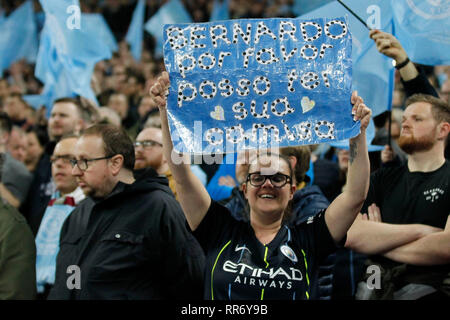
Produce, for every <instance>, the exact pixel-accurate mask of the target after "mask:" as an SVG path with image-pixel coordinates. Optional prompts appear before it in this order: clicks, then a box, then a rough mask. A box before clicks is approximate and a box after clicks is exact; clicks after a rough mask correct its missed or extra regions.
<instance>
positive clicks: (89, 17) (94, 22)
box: [81, 13, 119, 52]
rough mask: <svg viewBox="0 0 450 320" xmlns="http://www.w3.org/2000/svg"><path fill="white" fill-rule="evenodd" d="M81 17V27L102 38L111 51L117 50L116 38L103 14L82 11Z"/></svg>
mask: <svg viewBox="0 0 450 320" xmlns="http://www.w3.org/2000/svg"><path fill="white" fill-rule="evenodd" d="M81 17H82V18H81V20H82V23H83V25H82V27H83V29H86V30H88V32H89V33H95V34H97V37H98V38H100V39H102V40H103V41H104V42H105V43H106V45H107V46H108V48H109V49H110V50H111V51H112V52H116V51H118V50H119V46H118V45H117V40H116V38H115V37H114V34H113V33H112V31H111V28H110V27H109V25H108V23H107V22H106V20H105V18H104V17H103V15H101V14H100V13H83V14H82V15H81Z"/></svg>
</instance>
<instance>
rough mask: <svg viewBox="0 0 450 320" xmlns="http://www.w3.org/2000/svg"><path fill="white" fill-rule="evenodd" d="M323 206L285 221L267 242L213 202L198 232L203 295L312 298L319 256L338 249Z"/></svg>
mask: <svg viewBox="0 0 450 320" xmlns="http://www.w3.org/2000/svg"><path fill="white" fill-rule="evenodd" d="M324 212H325V211H322V212H321V213H319V214H317V215H316V216H315V217H314V218H313V217H311V218H310V219H308V220H307V221H305V222H304V223H302V224H300V225H298V226H290V227H287V226H286V225H283V226H282V227H281V228H280V230H279V231H278V233H277V235H276V236H275V238H274V239H273V240H272V241H271V242H270V243H269V244H267V245H263V244H262V243H261V242H259V240H258V239H257V238H256V236H255V233H254V231H253V229H252V227H251V226H250V224H249V223H248V222H243V221H237V220H235V219H234V218H233V217H232V216H231V214H230V213H229V211H228V209H226V208H225V207H223V206H221V205H219V204H217V203H216V202H212V203H211V206H210V208H209V210H208V212H207V214H206V216H205V218H204V219H203V221H202V222H201V224H200V225H199V226H198V228H197V229H196V230H195V232H194V235H195V236H196V238H197V240H198V241H199V242H200V244H201V246H202V247H203V249H204V250H205V253H206V275H205V299H211V300H239V299H247V300H266V299H282V300H302V299H311V298H313V297H314V295H315V290H316V289H317V285H316V284H315V282H316V281H317V268H318V265H319V262H321V261H322V260H323V259H325V258H326V257H327V256H328V255H329V254H330V253H332V252H333V251H334V250H336V244H335V243H334V241H333V239H332V237H331V235H330V232H329V231H328V228H327V226H326V224H325V219H324V217H325V213H324ZM344 241H345V239H344Z"/></svg>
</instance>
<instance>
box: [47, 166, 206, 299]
mask: <svg viewBox="0 0 450 320" xmlns="http://www.w3.org/2000/svg"><path fill="white" fill-rule="evenodd" d="M167 184H168V183H167V179H166V178H162V177H158V176H157V175H156V173H155V171H154V170H148V172H147V174H144V175H141V176H140V177H139V178H138V179H137V180H136V181H135V182H134V183H133V184H131V185H127V184H123V183H121V182H119V183H118V184H117V186H116V187H115V188H114V190H113V191H112V192H111V194H109V195H108V196H107V197H106V198H104V199H101V200H98V199H92V198H87V199H85V200H84V201H83V202H81V203H80V204H79V206H78V207H77V208H76V209H75V210H74V211H73V212H72V213H71V215H70V216H69V217H68V218H67V220H66V221H65V222H64V225H63V227H62V230H61V238H60V251H59V254H58V257H57V262H56V278H55V285H54V287H53V288H52V291H51V292H50V295H49V299H89V300H98V299H108V300H111V299H132V300H133V299H197V298H198V299H201V297H202V288H203V281H202V279H203V266H204V255H203V252H202V250H201V248H200V246H199V245H198V243H197V242H196V240H195V239H194V238H193V236H192V235H191V233H190V232H189V231H188V229H187V227H186V222H185V218H184V215H183V212H182V209H181V207H180V205H179V204H178V202H177V201H176V200H175V198H174V196H173V194H172V193H171V191H170V189H169V187H168V185H167ZM70 265H75V266H78V267H79V268H80V271H81V281H80V284H81V289H76V288H75V289H72V290H70V289H68V286H67V282H69V284H72V286H73V284H75V282H74V281H75V280H74V279H75V277H74V274H72V273H68V272H67V268H68V266H70ZM68 279H69V281H67V280H68Z"/></svg>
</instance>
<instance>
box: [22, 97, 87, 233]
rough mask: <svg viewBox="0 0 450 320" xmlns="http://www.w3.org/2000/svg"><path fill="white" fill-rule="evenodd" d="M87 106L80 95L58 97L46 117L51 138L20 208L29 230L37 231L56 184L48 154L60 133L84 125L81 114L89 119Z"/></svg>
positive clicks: (81, 127) (62, 134) (79, 129)
mask: <svg viewBox="0 0 450 320" xmlns="http://www.w3.org/2000/svg"><path fill="white" fill-rule="evenodd" d="M88 108H89V107H86V108H84V107H83V105H82V103H81V101H80V100H79V99H73V98H61V99H57V100H56V101H55V102H54V104H53V108H52V111H51V113H50V119H49V121H48V136H49V139H50V142H49V143H48V144H47V145H46V146H45V150H44V153H43V154H42V156H41V158H40V160H39V162H38V164H37V166H36V169H35V172H34V177H33V182H32V185H31V187H30V192H29V193H28V196H27V200H26V201H25V202H24V204H23V206H22V207H21V208H20V211H21V212H22V213H23V214H24V215H25V217H26V218H27V220H28V223H29V224H30V227H31V231H33V234H35V235H36V233H37V231H38V229H39V225H40V223H41V220H42V216H43V214H44V212H45V208H46V207H47V204H48V202H49V200H50V197H51V195H52V194H53V192H54V191H55V186H54V184H53V181H52V179H51V162H50V157H51V155H52V154H53V149H54V148H55V145H56V143H57V142H58V141H59V139H61V137H62V136H64V135H67V134H77V133H79V132H80V131H81V130H82V129H84V128H85V127H86V122H85V120H83V119H84V118H89V121H91V120H92V119H91V118H90V116H91V115H92V113H91V112H89V110H88Z"/></svg>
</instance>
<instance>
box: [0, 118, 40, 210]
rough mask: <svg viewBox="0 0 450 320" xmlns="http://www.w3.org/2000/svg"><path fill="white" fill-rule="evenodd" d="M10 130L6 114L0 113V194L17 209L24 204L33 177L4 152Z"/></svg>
mask: <svg viewBox="0 0 450 320" xmlns="http://www.w3.org/2000/svg"><path fill="white" fill-rule="evenodd" d="M11 130H12V124H11V119H9V117H8V115H7V114H6V113H0V153H2V154H3V157H2V159H3V163H2V172H1V175H2V182H1V183H0V194H1V197H2V198H3V199H4V200H6V201H7V202H8V203H9V204H11V205H12V206H13V207H15V208H18V207H19V206H20V204H21V203H24V202H25V198H26V196H27V193H28V190H29V188H30V184H31V181H32V178H33V176H32V175H31V174H30V172H28V170H27V168H26V167H25V165H24V164H23V163H22V162H20V161H18V160H16V159H14V158H13V157H12V156H11V155H10V154H9V152H6V146H7V144H8V140H9V137H10V134H11Z"/></svg>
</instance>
